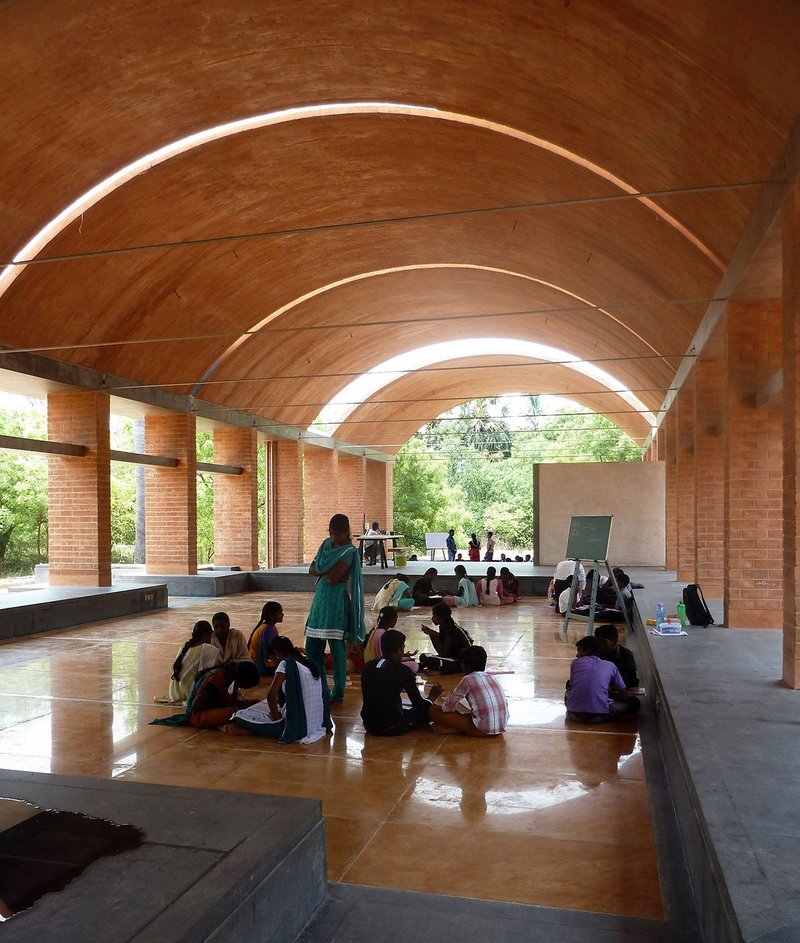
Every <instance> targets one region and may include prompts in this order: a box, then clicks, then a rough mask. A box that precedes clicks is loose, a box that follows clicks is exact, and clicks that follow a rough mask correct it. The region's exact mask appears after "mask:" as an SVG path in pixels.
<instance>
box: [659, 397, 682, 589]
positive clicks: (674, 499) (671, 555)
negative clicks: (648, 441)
mask: <svg viewBox="0 0 800 943" xmlns="http://www.w3.org/2000/svg"><path fill="white" fill-rule="evenodd" d="M661 431H663V437H662V453H661V454H662V455H663V456H664V517H665V521H664V542H665V544H666V548H665V550H666V552H665V555H664V568H665V569H667V570H677V569H678V408H677V406H675V405H673V406H672V408H671V409H670V411H669V412H668V413H667V415H666V416H665V417H664V421H663V422H662V423H661Z"/></svg>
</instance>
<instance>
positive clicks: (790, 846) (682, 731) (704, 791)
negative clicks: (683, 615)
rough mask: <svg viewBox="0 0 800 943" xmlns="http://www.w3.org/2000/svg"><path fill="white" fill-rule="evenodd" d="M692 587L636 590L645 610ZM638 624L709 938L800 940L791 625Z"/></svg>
mask: <svg viewBox="0 0 800 943" xmlns="http://www.w3.org/2000/svg"><path fill="white" fill-rule="evenodd" d="M672 579H674V576H673V577H672ZM682 587H683V584H682V583H675V582H669V581H668V577H662V585H661V586H658V585H654V583H653V582H649V583H648V586H647V589H646V591H641V590H639V591H637V592H636V599H637V605H638V607H639V609H640V610H641V612H642V613H643V614H644V618H645V619H646V618H647V617H648V616H649V614H650V613H651V612H652V611H654V609H655V604H656V602H657V601H659V600H661V601H663V602H665V603H666V606H667V610H668V611H669V610H672V611H674V609H675V604H676V603H677V601H678V598H679V595H680V590H681V589H682ZM710 608H711V610H712V614H714V615H715V617H716V616H717V614H718V605H716V604H715V603H714V602H713V601H710ZM715 609H716V610H717V612H715ZM637 623H638V624H637V632H636V636H637V642H638V646H637V647H638V652H639V655H640V656H641V657H640V672H639V674H640V677H641V678H642V679H643V683H644V684H646V685H647V688H648V693H649V695H650V697H649V702H650V704H651V705H652V707H653V711H654V713H653V719H654V722H655V725H656V728H657V731H658V737H659V741H660V745H661V750H662V753H663V755H664V760H665V767H666V770H667V775H668V778H669V787H670V791H671V795H672V801H673V803H674V805H675V810H676V816H677V821H678V825H679V828H680V833H681V839H682V845H683V852H684V854H685V857H686V864H687V867H688V870H689V875H690V879H691V883H692V888H693V893H694V896H695V899H696V903H697V910H698V913H699V919H700V923H701V927H702V933H703V939H704V940H706V941H713V943H742V941H745V943H750V941H763V943H766V941H769V943H788V941H796V940H798V939H800V863H799V862H798V857H797V847H798V843H800V823H798V821H797V817H796V816H795V815H794V808H795V806H796V801H797V797H796V792H797V789H796V784H797V782H798V781H800V751H798V750H797V744H796V734H795V731H796V730H797V728H798V726H800V696H798V693H797V692H793V691H790V690H788V689H787V688H785V687H783V686H782V685H781V684H780V683H779V681H778V678H779V676H780V671H781V642H782V638H781V633H780V632H779V631H770V630H764V629H760V630H747V629H736V630H733V629H723V628H717V627H714V626H711V627H709V628H706V629H703V628H699V627H691V626H690V627H688V629H687V631H688V632H689V636H688V638H675V639H671V638H665V639H661V638H655V637H653V636H651V635H650V634H649V633H648V632H647V631H646V630H645V629H643V628H642V625H641V616H640V617H638V618H637Z"/></svg>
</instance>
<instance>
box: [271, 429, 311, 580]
mask: <svg viewBox="0 0 800 943" xmlns="http://www.w3.org/2000/svg"><path fill="white" fill-rule="evenodd" d="M266 488H267V495H266V500H267V565H268V566H270V567H274V566H291V565H292V564H295V563H300V562H301V561H302V560H303V520H304V509H303V445H302V443H300V442H292V441H289V440H286V439H278V440H276V441H274V442H268V443H267V475H266Z"/></svg>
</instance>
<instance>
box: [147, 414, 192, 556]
mask: <svg viewBox="0 0 800 943" xmlns="http://www.w3.org/2000/svg"><path fill="white" fill-rule="evenodd" d="M144 444H145V452H147V454H148V455H166V456H168V457H171V458H177V459H178V461H179V464H178V467H177V468H161V467H159V466H152V465H148V466H147V469H146V472H145V517H146V544H145V560H146V564H147V572H148V573H196V572H197V430H196V424H195V418H194V416H188V415H184V414H183V413H157V414H153V415H150V416H147V417H146V419H145V427H144Z"/></svg>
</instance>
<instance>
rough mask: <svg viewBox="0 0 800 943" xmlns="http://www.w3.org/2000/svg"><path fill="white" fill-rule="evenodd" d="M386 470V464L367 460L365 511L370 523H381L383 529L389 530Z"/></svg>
mask: <svg viewBox="0 0 800 943" xmlns="http://www.w3.org/2000/svg"><path fill="white" fill-rule="evenodd" d="M386 468H387V465H386V463H385V462H376V461H373V460H371V459H368V460H367V467H366V492H365V496H364V510H365V514H366V518H367V522H368V523H369V522H371V521H379V522H380V525H381V527H383V528H385V529H388V528H387V527H386Z"/></svg>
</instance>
